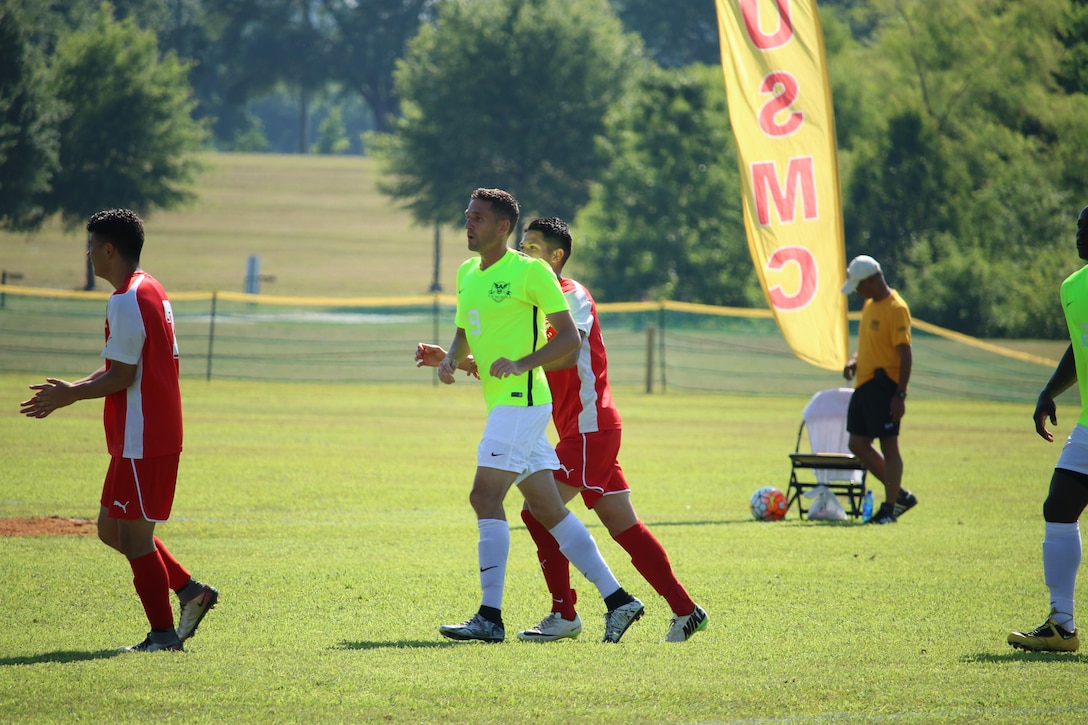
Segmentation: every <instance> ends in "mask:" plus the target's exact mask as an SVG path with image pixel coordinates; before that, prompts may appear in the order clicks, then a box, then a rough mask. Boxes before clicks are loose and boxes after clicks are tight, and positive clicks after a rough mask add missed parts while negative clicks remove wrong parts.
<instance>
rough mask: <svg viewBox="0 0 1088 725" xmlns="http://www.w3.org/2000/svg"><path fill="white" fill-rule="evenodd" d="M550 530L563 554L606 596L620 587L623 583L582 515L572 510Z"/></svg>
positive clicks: (602, 596)
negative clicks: (613, 570) (604, 555)
mask: <svg viewBox="0 0 1088 725" xmlns="http://www.w3.org/2000/svg"><path fill="white" fill-rule="evenodd" d="M548 531H550V532H551V535H552V536H554V537H555V540H556V541H558V542H559V550H560V551H561V552H563V555H564V556H565V557H567V559H568V560H570V563H571V564H574V566H575V567H576V568H577V569H578V571H580V572H582V576H584V577H585V578H586V579H589V581H590V582H592V583H593V584H594V585H595V586H596V587H597V591H599V592H600V593H601V598H602V599H603V598H604V597H607V596H608V595H609V594H614V593H615V592H616V590H618V589H619V588H620V583H619V582H618V581H616V577H614V576H613V575H612V570H611V569H609V568H608V564H606V563H605V561H604V557H602V556H601V552H600V550H599V549H598V548H597V542H596V541H594V540H593V534H591V533H589V529H587V528H586V525H585V524H583V523H582V521H581V519H579V518H578V517H577V516H575V515H574V514H572V513H569V512H568V513H567V515H566V516H564V517H563V520H562V521H560V522H559V523H558V524H556V525H555V526H553V527H552V528H550V529H548Z"/></svg>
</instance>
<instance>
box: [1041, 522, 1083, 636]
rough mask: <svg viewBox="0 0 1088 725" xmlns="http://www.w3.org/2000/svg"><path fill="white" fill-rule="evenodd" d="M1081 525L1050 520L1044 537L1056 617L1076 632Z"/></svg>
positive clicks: (1044, 562) (1045, 568) (1045, 565)
mask: <svg viewBox="0 0 1088 725" xmlns="http://www.w3.org/2000/svg"><path fill="white" fill-rule="evenodd" d="M1080 559H1081V544H1080V525H1079V524H1077V523H1076V522H1074V523H1071V524H1057V523H1053V522H1050V521H1048V522H1047V524H1046V535H1045V536H1044V537H1043V574H1044V575H1045V576H1046V585H1047V587H1049V588H1050V606H1051V607H1053V608H1054V611H1055V614H1054V621H1055V622H1056V623H1057V624H1059V625H1061V626H1062V627H1064V628H1065V629H1067V630H1069V631H1070V632H1072V631H1073V630H1074V629H1076V623H1075V622H1074V620H1073V590H1074V589H1076V586H1077V569H1078V568H1080Z"/></svg>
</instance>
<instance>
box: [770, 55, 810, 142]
mask: <svg viewBox="0 0 1088 725" xmlns="http://www.w3.org/2000/svg"><path fill="white" fill-rule="evenodd" d="M775 86H781V87H782V91H781V93H778V94H777V95H775V96H774V97H773V98H771V100H769V101H767V102H766V103H764V104H763V107H762V108H760V109H759V128H760V129H761V130H762V131H763V133H765V134H767V135H768V136H771V137H772V138H774V137H781V136H789V135H790V134H791V133H793V132H794V131H796V130H797V129H799V128H801V124H803V123H804V122H805V114H804V113H802V112H801V111H793V112H792V113H790V115H789V118H788V119H786V122H785V123H777V122H776V121H775V120H774V117H775V116H777V115H778V114H779V113H780V112H782V111H785V110H786V109H787V108H789V107H790V106H792V105H793V102H794V101H796V100H797V79H796V78H794V77H793V74H792V73H787V72H785V71H775V72H773V73H768V74H767V77H766V78H764V79H763V84H762V85H761V86H760V87H759V92H760V93H762V94H764V95H766V94H768V93H774V92H775Z"/></svg>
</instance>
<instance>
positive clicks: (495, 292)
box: [487, 282, 510, 302]
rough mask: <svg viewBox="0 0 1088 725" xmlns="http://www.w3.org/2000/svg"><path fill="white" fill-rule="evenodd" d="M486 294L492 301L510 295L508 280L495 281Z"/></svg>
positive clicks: (501, 299) (498, 300)
mask: <svg viewBox="0 0 1088 725" xmlns="http://www.w3.org/2000/svg"><path fill="white" fill-rule="evenodd" d="M487 296H488V297H490V298H491V301H492V302H502V301H503V300H505V299H508V298H509V297H510V283H509V282H495V283H494V284H492V285H491V290H490V291H489V292H488V293H487Z"/></svg>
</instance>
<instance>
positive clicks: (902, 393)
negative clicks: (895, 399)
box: [895, 390, 907, 400]
mask: <svg viewBox="0 0 1088 725" xmlns="http://www.w3.org/2000/svg"><path fill="white" fill-rule="evenodd" d="M895 394H896V395H898V396H899V397H900V398H902V399H903V400H906V399H907V391H906V390H897V391H895Z"/></svg>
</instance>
